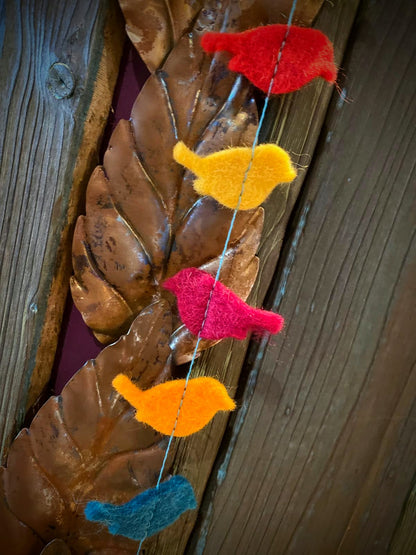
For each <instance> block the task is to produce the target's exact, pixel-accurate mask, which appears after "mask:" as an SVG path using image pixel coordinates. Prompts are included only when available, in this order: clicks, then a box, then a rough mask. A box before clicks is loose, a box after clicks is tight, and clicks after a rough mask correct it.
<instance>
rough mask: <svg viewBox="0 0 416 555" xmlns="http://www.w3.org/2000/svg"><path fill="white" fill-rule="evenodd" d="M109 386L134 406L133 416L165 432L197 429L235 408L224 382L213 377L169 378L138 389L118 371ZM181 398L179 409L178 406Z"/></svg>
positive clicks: (182, 434) (181, 434)
mask: <svg viewBox="0 0 416 555" xmlns="http://www.w3.org/2000/svg"><path fill="white" fill-rule="evenodd" d="M113 387H114V388H115V389H116V390H117V391H118V393H120V395H122V396H123V397H124V398H125V399H126V401H128V402H129V403H130V404H131V405H132V406H133V407H134V408H135V409H136V419H137V420H138V421H139V422H144V423H145V424H149V425H150V426H152V428H154V429H155V430H157V431H158V432H161V433H162V434H165V435H170V434H171V433H172V432H173V428H174V426H175V422H176V421H177V422H176V428H175V432H174V435H175V436H176V437H185V436H189V435H191V434H194V433H195V432H198V431H199V430H201V429H202V428H203V427H204V426H206V424H208V422H209V421H210V420H211V419H212V417H213V416H214V415H215V414H216V413H217V412H218V411H220V410H224V411H228V410H234V409H235V403H234V401H233V400H232V399H231V397H230V396H229V395H228V393H227V390H226V389H225V387H224V385H223V384H222V383H221V382H219V381H218V380H216V379H215V378H208V377H203V378H194V379H191V380H189V381H188V385H187V388H186V393H185V396H184V397H183V392H184V388H185V380H171V381H169V382H165V383H162V384H159V385H156V386H155V387H152V388H150V389H146V390H145V391H142V390H141V389H139V388H138V387H137V386H136V385H135V384H134V383H133V382H132V381H131V380H130V379H129V378H128V377H127V376H125V375H124V374H119V375H118V376H116V377H115V378H114V380H113ZM182 397H183V401H182V406H181V409H180V412H179V417H178V409H179V406H180V404H181V400H182Z"/></svg>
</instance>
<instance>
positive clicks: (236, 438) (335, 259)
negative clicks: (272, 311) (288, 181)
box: [189, 0, 416, 555]
mask: <svg viewBox="0 0 416 555" xmlns="http://www.w3.org/2000/svg"><path fill="white" fill-rule="evenodd" d="M346 3H348V2H346ZM346 3H345V4H346ZM335 4H336V6H337V7H338V8H339V4H340V3H339V2H336V3H335ZM345 4H344V5H345ZM333 9H334V10H335V9H337V8H335V7H334V8H333ZM338 21H339V26H340V27H338V29H341V28H342V27H343V26H344V25H345V19H344V18H340V19H339V20H338ZM334 23H335V28H337V27H336V26H337V24H336V22H334ZM415 24H416V6H415V4H414V2H412V1H411V0H401V1H400V2H389V1H388V0H383V1H380V2H372V1H370V0H365V1H363V2H362V3H361V7H360V11H359V14H358V18H357V21H356V25H355V27H354V30H353V33H352V39H351V41H350V43H349V46H348V54H347V57H346V60H345V61H344V62H343V64H342V67H343V72H344V73H345V74H346V78H345V85H344V87H345V88H344V89H343V90H342V94H341V96H339V95H338V94H336V95H334V98H333V100H332V102H331V107H330V111H329V114H328V116H327V118H326V120H325V124H324V126H323V134H322V136H321V139H320V142H319V147H318V149H317V154H316V155H315V158H314V160H313V162H312V167H311V169H310V171H309V172H308V175H307V179H306V183H305V184H304V186H303V190H302V194H301V197H300V201H299V204H298V206H297V209H296V214H295V216H294V217H293V219H292V222H291V226H290V233H289V234H288V235H287V237H285V240H284V256H283V257H282V259H281V262H280V264H279V267H278V273H277V274H276V282H275V284H274V287H273V289H272V291H271V292H270V294H269V296H268V299H267V303H268V306H269V307H273V308H276V309H277V308H278V309H279V312H280V313H282V314H283V315H284V316H285V317H286V320H287V325H286V329H285V330H284V332H283V334H282V335H281V336H280V337H278V338H273V339H272V340H271V341H270V343H269V344H268V345H266V344H261V345H260V346H259V347H258V348H257V349H253V351H252V352H251V356H250V358H249V359H248V361H247V363H248V366H247V367H246V371H247V372H249V373H248V376H247V377H246V386H245V390H244V391H243V392H241V395H240V396H239V402H240V405H241V409H240V411H239V413H237V414H236V415H234V416H233V417H232V419H231V421H230V428H229V431H228V432H227V435H226V441H225V442H224V444H223V452H222V454H221V457H220V458H219V459H218V461H217V464H216V467H215V471H214V472H213V474H212V479H211V480H210V483H209V487H208V489H207V492H206V494H205V498H204V499H205V501H204V504H203V507H202V510H201V513H200V514H201V519H200V521H199V523H198V526H197V529H196V532H195V535H194V537H193V539H192V542H191V544H190V548H189V552H190V553H198V554H201V553H204V554H205V555H209V554H224V555H225V554H229V553H238V554H239V555H244V554H252V553H261V554H266V553H270V554H273V555H277V554H283V553H285V554H286V553H294V554H302V555H303V554H305V553H319V554H326V553H328V554H333V553H339V554H351V553H371V554H374V553H386V552H387V551H388V549H389V545H390V542H391V539H392V536H393V532H394V529H395V527H396V524H397V522H398V520H399V517H400V514H401V511H402V508H403V504H404V501H405V499H406V497H407V494H408V492H409V490H410V487H411V484H412V480H413V478H414V475H415V461H416V457H415V454H416V434H415V424H414V423H415V417H416V407H415V403H414V401H415V393H416V368H415V360H416V344H415V341H414V330H415V326H416V321H415V313H416V295H415V293H416V291H415V289H416V258H415V254H416V242H415V224H416V188H415V178H416V175H415V148H416V139H415V124H416V105H415V103H414V83H415V77H416V75H415V73H416V71H415V65H414V57H415V50H416V35H415V33H414V28H415ZM298 131H299V130H298ZM277 244H278V240H277ZM263 259H264V257H263ZM201 456H202V457H203V456H204V454H203V455H201ZM412 513H413V514H414V509H413V510H412V501H411V499H410V500H409V507H408V511H407V512H406V513H405V525H406V529H407V531H408V534H409V530H410V529H411V527H412V525H411V523H412V520H413V519H412ZM409 519H410V521H409ZM413 526H414V520H413ZM404 540H406V537H405V538H404ZM410 544H411V542H410V543H408V544H407V545H408V546H410ZM397 545H399V544H397V543H396V546H397ZM401 545H402V546H403V545H405V544H404V542H403V543H402V544H401ZM395 552H396V553H410V551H406V550H404V551H400V550H399V551H397V549H396V551H395Z"/></svg>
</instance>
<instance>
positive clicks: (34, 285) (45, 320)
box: [0, 0, 124, 452]
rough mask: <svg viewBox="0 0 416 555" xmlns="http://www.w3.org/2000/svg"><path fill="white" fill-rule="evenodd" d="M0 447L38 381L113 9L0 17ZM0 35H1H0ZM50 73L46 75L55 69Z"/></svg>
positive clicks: (31, 11) (109, 87) (45, 371)
mask: <svg viewBox="0 0 416 555" xmlns="http://www.w3.org/2000/svg"><path fill="white" fill-rule="evenodd" d="M0 13H2V14H3V15H2V17H1V21H2V24H3V26H2V29H0V39H1V38H2V39H3V40H0V55H1V59H0V82H1V88H2V95H1V99H0V111H1V113H2V118H1V122H0V127H1V131H0V136H1V144H0V161H1V168H0V184H1V186H0V234H1V236H0V277H1V283H2V287H1V289H0V306H1V328H0V345H1V351H0V390H1V398H0V438H1V440H0V446H1V452H3V451H4V449H5V448H6V446H7V443H8V441H9V439H10V437H11V435H12V434H13V433H14V432H15V431H16V428H17V426H18V425H19V424H20V423H21V421H22V419H23V416H24V414H25V407H26V405H27V400H28V392H29V388H30V384H31V392H30V394H29V397H30V402H33V401H34V399H35V398H36V397H37V396H38V395H39V393H40V391H41V390H42V387H43V386H44V385H45V382H46V381H47V379H48V377H49V372H50V369H51V366H52V362H53V357H54V353H55V348H56V342H57V333H58V330H59V327H60V321H61V317H62V311H63V304H64V302H65V297H66V294H67V289H68V286H67V283H68V277H69V273H70V241H71V236H72V229H73V222H74V219H75V217H76V215H77V213H78V206H79V204H80V197H81V194H82V189H83V185H84V184H85V176H88V174H89V173H90V172H91V169H92V167H93V166H94V164H95V163H96V161H97V160H96V152H97V147H98V143H99V138H100V135H101V133H102V130H103V127H104V125H105V122H106V119H107V115H108V111H109V107H110V104H111V97H112V92H113V88H114V85H115V80H116V77H117V68H118V63H119V59H120V56H121V50H122V44H123V41H124V35H123V32H122V20H121V17H120V14H119V10H118V6H117V4H116V2H115V1H113V0H106V1H105V2H99V1H98V0H97V1H93V2H82V1H76V0H71V1H69V2H65V3H64V4H54V3H51V2H43V1H41V0H36V1H35V2H26V1H24V0H22V1H19V2H4V3H3V4H2V7H1V8H0ZM2 31H4V34H2ZM56 64H58V65H56Z"/></svg>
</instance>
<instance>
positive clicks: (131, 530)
mask: <svg viewBox="0 0 416 555" xmlns="http://www.w3.org/2000/svg"><path fill="white" fill-rule="evenodd" d="M195 508H196V500H195V495H194V490H193V489H192V486H191V484H190V483H189V482H188V480H187V479H186V478H184V477H183V476H173V477H172V478H171V479H170V480H167V481H166V482H162V483H161V484H160V485H159V487H155V488H152V489H148V490H146V491H144V492H142V493H140V494H139V495H136V497H133V499H131V500H130V501H128V502H127V503H125V504H124V505H112V504H111V503H101V502H99V501H90V502H89V503H88V504H87V506H86V507H85V516H86V518H87V520H92V521H94V522H101V523H103V524H105V525H106V526H107V527H108V530H109V532H110V533H111V534H114V535H116V534H118V535H121V536H125V537H126V538H130V539H132V540H136V541H141V540H144V539H145V538H148V537H150V536H153V535H154V534H157V532H160V531H161V530H163V528H166V527H167V526H169V525H170V524H173V522H175V520H177V519H178V518H179V517H180V516H181V514H182V513H184V512H185V511H188V510H190V509H195Z"/></svg>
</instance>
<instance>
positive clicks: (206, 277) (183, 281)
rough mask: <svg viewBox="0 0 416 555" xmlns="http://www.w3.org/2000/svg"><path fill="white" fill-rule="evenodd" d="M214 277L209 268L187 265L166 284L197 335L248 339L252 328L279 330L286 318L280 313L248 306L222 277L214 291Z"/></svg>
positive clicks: (261, 330)
mask: <svg viewBox="0 0 416 555" xmlns="http://www.w3.org/2000/svg"><path fill="white" fill-rule="evenodd" d="M214 281H215V280H214V278H213V277H212V276H211V275H210V274H208V273H207V272H203V271H202V270H199V269H197V268H186V269H185V270H181V271H180V272H178V273H177V274H176V275H174V276H173V277H171V278H169V279H167V280H166V281H165V282H164V284H163V286H164V287H165V289H168V290H169V291H171V292H172V293H174V294H175V295H176V297H177V301H178V309H179V314H180V316H181V319H182V322H183V323H184V324H185V326H186V327H187V328H188V329H189V330H190V331H191V332H192V333H193V334H194V335H198V333H199V332H200V337H201V338H202V339H212V340H218V339H224V338H225V337H235V338H236V339H245V337H246V336H247V334H248V332H250V331H254V332H257V333H262V332H263V333H264V332H269V333H278V332H279V331H280V330H281V329H282V327H283V322H284V321H283V318H282V317H281V316H280V315H279V314H276V313H274V312H268V311H266V310H261V309H258V308H253V307H251V306H249V305H248V304H246V303H245V302H244V301H242V300H241V299H240V298H239V297H237V295H236V294H235V293H233V292H232V291H231V289H228V287H225V285H223V284H222V283H220V282H219V281H218V282H217V283H216V285H215V289H214V291H213V292H212V289H213V285H214ZM209 299H210V302H209V307H208V310H207V303H208V300H209ZM205 313H206V315H205ZM204 318H205V322H204ZM203 322H204V325H203V329H202V330H201V327H202V323H203Z"/></svg>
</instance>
